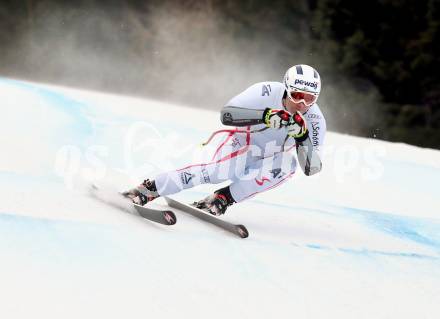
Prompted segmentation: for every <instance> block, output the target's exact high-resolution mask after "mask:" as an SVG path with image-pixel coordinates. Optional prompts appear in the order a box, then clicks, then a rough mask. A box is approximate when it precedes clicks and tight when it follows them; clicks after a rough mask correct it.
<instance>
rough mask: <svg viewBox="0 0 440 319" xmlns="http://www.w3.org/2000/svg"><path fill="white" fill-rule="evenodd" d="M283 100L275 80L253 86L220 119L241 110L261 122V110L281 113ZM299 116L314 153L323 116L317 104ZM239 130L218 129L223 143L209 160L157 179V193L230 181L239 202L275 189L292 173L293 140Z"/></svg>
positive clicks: (278, 133) (279, 133) (260, 127)
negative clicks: (305, 126)
mask: <svg viewBox="0 0 440 319" xmlns="http://www.w3.org/2000/svg"><path fill="white" fill-rule="evenodd" d="M285 97H286V95H285V88H284V85H283V84H282V83H280V82H261V83H256V84H254V85H252V86H250V87H249V88H247V89H246V90H245V91H243V92H242V93H240V94H238V95H237V96H235V97H234V98H232V99H231V100H230V101H229V102H228V103H227V104H226V106H225V108H226V109H227V110H228V111H227V112H225V111H224V110H225V108H224V109H223V111H222V114H221V117H222V119H221V120H222V122H223V123H224V124H226V122H227V121H228V118H227V117H234V116H236V114H233V113H234V112H235V111H234V110H238V112H241V114H240V115H239V117H240V116H241V117H243V118H246V117H247V116H248V115H249V114H251V117H252V116H253V117H255V118H262V114H263V111H264V110H265V109H266V108H271V109H284V106H283V101H282V100H283V98H285ZM231 110H232V111H231ZM231 113H232V114H231ZM303 115H304V117H305V119H306V125H307V128H308V130H309V138H310V139H309V141H310V144H311V145H313V152H314V153H315V154H319V153H320V151H321V150H322V145H323V142H324V136H325V132H326V122H325V119H324V116H323V115H322V112H321V110H320V109H319V106H318V105H317V104H316V103H315V104H313V105H312V106H311V107H310V108H309V110H308V111H307V112H306V113H305V114H303ZM243 122H246V121H243ZM240 126H241V127H235V128H234V129H231V130H222V131H220V132H223V133H224V136H223V139H222V141H220V142H219V143H218V146H217V147H216V150H215V151H214V153H213V154H212V157H211V159H210V160H208V161H206V162H203V163H196V164H193V165H189V166H187V167H184V168H181V169H177V170H173V171H169V172H166V173H162V174H159V175H158V176H156V178H155V182H156V187H157V190H158V193H159V194H160V195H161V196H164V195H170V194H174V193H177V192H180V191H182V190H184V189H188V188H191V187H194V186H196V185H200V184H206V183H210V184H217V183H221V182H224V181H227V180H230V181H231V184H230V192H231V195H232V197H233V199H234V200H235V201H236V202H240V201H243V200H245V199H247V198H250V197H252V196H254V195H256V194H258V193H260V192H264V191H266V190H269V189H271V188H274V187H277V186H278V185H280V184H281V183H283V182H284V181H286V180H287V179H288V178H289V177H291V176H292V175H293V174H294V173H295V170H296V167H297V160H296V152H295V151H291V150H295V149H296V147H295V139H294V138H291V137H289V136H288V135H287V129H286V128H285V127H283V128H280V129H273V128H267V127H266V125H265V124H257V125H247V126H243V125H240ZM299 155H300V154H299V153H298V156H299ZM319 170H320V167H319ZM306 175H308V174H306Z"/></svg>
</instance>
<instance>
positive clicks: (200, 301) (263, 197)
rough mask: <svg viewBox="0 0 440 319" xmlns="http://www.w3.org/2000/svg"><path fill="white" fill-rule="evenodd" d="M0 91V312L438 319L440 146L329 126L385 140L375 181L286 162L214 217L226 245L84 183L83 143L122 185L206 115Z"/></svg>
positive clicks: (92, 97)
mask: <svg viewBox="0 0 440 319" xmlns="http://www.w3.org/2000/svg"><path fill="white" fill-rule="evenodd" d="M0 94H1V95H2V96H3V99H4V106H3V107H2V114H3V117H2V118H0V133H1V134H0V136H1V137H0V142H1V143H0V144H1V145H2V152H3V156H2V158H1V159H0V190H1V192H2V194H3V195H2V200H1V206H0V233H1V237H2V240H1V241H0V253H1V257H0V258H1V259H0V264H1V268H2V271H1V272H0V282H2V287H1V288H0V297H1V300H2V307H1V308H0V317H2V318H29V317H30V316H37V317H39V316H43V315H44V316H45V317H46V318H52V317H53V318H57V317H60V316H62V317H64V318H66V317H67V318H78V317H84V318H91V317H104V316H105V317H110V318H120V317H122V316H124V317H131V318H145V317H151V318H174V317H185V318H186V317H192V318H202V317H203V318H205V317H210V318H225V317H229V318H237V317H244V318H249V317H252V318H267V317H277V316H279V317H287V316H292V317H295V318H333V317H335V318H336V317H339V318H414V317H417V318H438V317H439V315H440V306H439V300H440V218H439V214H440V199H439V198H438V185H439V184H438V181H439V180H440V152H438V151H434V150H426V149H420V148H415V147H411V146H407V145H403V144H392V143H386V142H380V141H373V140H368V139H362V138H356V137H350V136H346V135H340V134H334V133H330V134H329V139H328V141H327V143H328V144H329V148H330V149H331V148H332V147H335V148H337V147H339V146H340V145H349V146H351V145H355V147H357V150H359V151H360V152H362V150H363V149H364V148H367V147H370V146H371V145H373V146H377V147H380V148H382V149H385V151H386V152H385V155H384V156H383V157H381V158H380V159H379V161H380V164H381V165H383V168H384V170H383V174H382V175H381V177H380V178H379V179H377V180H373V181H370V180H362V179H360V178H359V171H361V169H362V168H363V167H356V168H355V169H354V170H352V171H351V172H346V174H345V175H344V176H343V180H338V178H340V177H341V176H340V175H337V173H335V172H334V171H332V170H331V169H328V170H327V171H325V172H323V173H322V176H320V177H319V178H305V177H304V176H302V175H301V173H299V172H298V173H296V174H295V176H294V177H293V178H292V179H291V181H289V182H288V183H286V184H284V185H282V186H280V187H279V188H277V189H275V190H272V191H270V192H268V193H264V194H260V195H259V196H257V197H254V198H253V199H251V200H249V201H248V202H247V203H243V204H240V205H237V206H233V207H232V208H231V209H230V211H228V214H227V215H226V216H225V217H224V218H225V219H227V220H230V221H233V222H235V223H242V224H244V225H246V227H247V228H248V230H249V232H250V237H249V238H248V239H245V240H241V239H238V238H236V237H234V236H231V235H230V234H228V233H226V232H224V231H222V230H219V229H217V228H215V227H213V226H210V225H207V224H204V223H203V222H201V221H199V220H196V219H194V218H193V217H191V216H187V215H185V214H182V213H179V212H178V211H176V215H177V218H178V223H177V224H176V225H174V226H171V227H167V226H161V225H157V224H153V223H150V222H148V221H145V220H143V219H141V218H140V217H137V216H132V215H128V214H124V213H122V212H120V211H118V210H116V209H112V208H109V207H107V206H104V205H102V204H100V203H98V202H97V201H94V200H92V199H91V198H90V197H89V196H87V192H86V191H85V187H86V185H87V183H89V182H90V178H89V177H90V176H93V172H94V171H93V168H96V167H95V166H94V165H96V162H93V158H92V160H90V159H91V157H89V156H88V155H87V151H88V150H90V148H91V147H92V149H94V150H96V148H93V147H101V148H102V147H104V149H101V151H102V153H98V154H100V156H98V157H99V158H100V160H101V161H102V162H103V163H105V164H107V165H108V167H109V168H110V169H111V170H110V171H107V173H108V174H106V180H107V182H109V181H110V182H113V183H118V185H124V186H126V185H130V183H132V182H133V180H132V179H129V178H127V175H128V174H127V173H131V174H140V173H142V172H145V173H150V174H152V173H155V172H157V171H158V170H161V169H172V168H173V167H179V166H180V165H185V164H187V163H188V162H190V161H191V159H192V150H193V149H196V148H197V147H198V144H199V143H200V142H202V141H204V140H205V139H206V138H207V137H208V136H209V134H210V132H211V131H213V130H214V129H216V128H218V127H219V124H218V115H217V114H216V113H213V112H209V111H203V110H197V109H189V108H183V107H181V106H176V105H171V104H166V103H161V102H157V101H151V100H142V99H135V98H130V97H121V96H115V95H108V94H101V93H96V92H87V91H80V90H74V89H68V88H60V87H55V86H50V85H42V84H35V83H30V82H23V81H16V80H10V79H5V78H0ZM165 114H166V115H169V114H174V115H175V118H174V119H173V120H171V121H170V122H167V123H162V122H161V121H160V116H161V115H165ZM201 120H203V121H202V122H201ZM141 121H143V122H142V123H141ZM138 123H141V124H139V125H138ZM130 134H131V135H130ZM133 140H134V141H136V142H137V143H144V141H145V140H146V142H145V143H148V142H151V143H154V142H155V141H156V142H157V141H160V143H156V144H154V145H153V144H151V145H150V149H148V150H147V151H146V150H145V148H139V149H136V147H133V145H131V144H130V143H132V141H133ZM66 145H70V146H71V147H74V148H75V149H76V150H77V151H78V153H77V154H76V153H75V154H76V155H75V154H74V153H72V154H74V155H75V156H76V157H74V158H75V159H76V162H75V161H73V162H69V163H70V165H71V166H69V165H67V164H66V163H67V162H64V161H63V160H62V158H61V159H60V156H61V155H60V154H62V153H60V149H62V148H63V147H65V146H66ZM127 145H128V146H127ZM130 147H131V148H130ZM151 148H153V149H154V150H155V151H154V152H152V151H151ZM70 150H72V149H70ZM127 150H128V151H127ZM127 152H128V154H129V155H130V158H129V159H128V161H129V163H132V164H133V165H128V166H127V156H126V155H127ZM72 154H70V155H72ZM72 156H73V155H72ZM188 156H189V157H188ZM335 156H336V155H329V156H328V158H327V159H326V160H324V166H326V164H327V163H328V167H336V166H333V165H337V160H336V159H335ZM98 164H99V163H98ZM57 165H58V166H59V167H64V168H66V167H67V168H68V169H70V170H71V171H70V172H71V173H72V174H68V175H66V176H67V177H68V178H63V176H60V171H59V169H58V168H57V167H58V166H57ZM335 174H336V175H335ZM146 175H148V174H146ZM66 176H64V177H66ZM119 182H121V184H119ZM124 183H125V184H124ZM216 188H217V187H216V186H214V187H213V186H210V185H208V186H203V187H199V188H194V189H191V190H188V191H186V192H183V193H180V194H177V195H176V196H175V197H176V198H177V199H181V200H185V201H188V202H191V201H192V200H195V199H198V198H201V197H203V196H206V194H207V193H208V192H210V191H212V190H213V189H216ZM155 205H158V206H161V207H164V202H161V201H157V203H155Z"/></svg>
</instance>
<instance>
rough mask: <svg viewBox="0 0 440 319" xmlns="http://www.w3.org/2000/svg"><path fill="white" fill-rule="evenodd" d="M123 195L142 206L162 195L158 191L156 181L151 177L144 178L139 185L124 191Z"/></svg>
mask: <svg viewBox="0 0 440 319" xmlns="http://www.w3.org/2000/svg"><path fill="white" fill-rule="evenodd" d="M122 195H124V196H125V197H128V198H130V199H131V200H132V201H133V203H134V204H137V205H141V206H144V205H145V204H146V203H148V202H151V201H152V200H154V199H156V198H157V197H159V196H160V195H159V193H158V192H157V188H156V183H155V182H154V181H150V180H149V179H146V180H144V182H143V183H142V184H140V185H139V186H138V187H136V188H133V189H130V190H129V191H126V192H123V193H122Z"/></svg>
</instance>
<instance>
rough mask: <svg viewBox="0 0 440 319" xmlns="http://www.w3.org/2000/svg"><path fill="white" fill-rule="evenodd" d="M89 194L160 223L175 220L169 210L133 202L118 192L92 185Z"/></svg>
mask: <svg viewBox="0 0 440 319" xmlns="http://www.w3.org/2000/svg"><path fill="white" fill-rule="evenodd" d="M90 195H91V196H92V197H93V198H95V199H97V200H98V201H100V202H102V203H104V204H107V205H109V206H111V207H114V208H117V209H120V210H122V211H124V212H127V213H130V214H134V215H139V216H141V217H143V218H145V219H148V220H150V221H152V222H156V223H159V224H162V225H174V224H175V223H176V222H177V218H176V215H175V214H174V213H173V212H172V211H170V210H162V209H152V208H148V207H144V206H141V205H137V204H133V203H132V202H131V200H130V199H129V198H127V197H125V196H123V195H122V194H121V193H118V192H111V194H109V192H105V191H102V190H101V189H100V188H98V187H97V186H96V185H92V186H91V188H90Z"/></svg>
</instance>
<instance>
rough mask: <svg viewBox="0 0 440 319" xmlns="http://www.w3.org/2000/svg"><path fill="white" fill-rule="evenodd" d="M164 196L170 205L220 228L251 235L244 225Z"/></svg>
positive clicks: (243, 236) (240, 234)
mask: <svg viewBox="0 0 440 319" xmlns="http://www.w3.org/2000/svg"><path fill="white" fill-rule="evenodd" d="M164 198H165V200H166V202H167V203H168V205H169V206H170V207H173V208H177V209H179V210H181V211H182V212H184V213H187V214H190V215H192V216H194V217H197V218H199V219H201V220H203V221H205V222H208V223H210V224H212V225H215V226H217V227H220V228H222V229H224V230H226V231H228V232H230V233H232V234H234V235H237V236H239V237H241V238H247V237H248V236H249V232H248V230H247V229H246V227H244V226H243V225H236V224H233V223H230V222H227V221H225V220H221V219H219V218H217V217H214V216H212V215H209V214H208V213H206V212H204V211H203V210H201V209H198V208H195V207H193V206H191V205H188V204H184V203H181V202H179V201H177V200H174V199H172V198H170V197H166V196H165V197H164Z"/></svg>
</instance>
